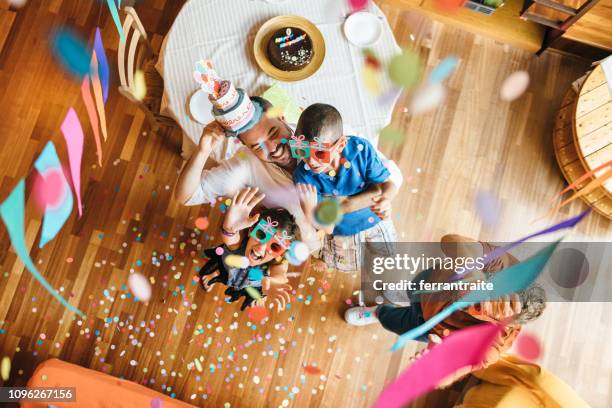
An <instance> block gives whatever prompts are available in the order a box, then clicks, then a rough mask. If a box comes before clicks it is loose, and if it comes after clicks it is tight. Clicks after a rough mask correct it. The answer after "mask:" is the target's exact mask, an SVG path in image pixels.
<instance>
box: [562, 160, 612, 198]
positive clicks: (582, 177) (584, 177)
mask: <svg viewBox="0 0 612 408" xmlns="http://www.w3.org/2000/svg"><path fill="white" fill-rule="evenodd" d="M608 166H610V167H612V160H610V161H609V162H607V163H604V164H602V165H601V166H598V167H597V168H595V169H593V170H591V171H589V172H587V173H585V174H583V175H582V176H580V177H579V178H578V179H577V180H576V181H574V182H573V183H572V184H570V185H569V186H567V187H565V188H564V189H563V190H562V191H561V192H560V193H559V194H557V195H556V196H555V197H554V198H553V199H552V201H554V200H556V199H557V197H560V196H562V195H563V194H565V193H567V192H568V191H570V190H571V189H573V188H575V187H578V184H580V183H581V182H583V181H584V180H586V179H587V178H589V177H591V176H593V175H594V174H595V173H597V172H598V171H600V170H602V169H605V168H606V167H608Z"/></svg>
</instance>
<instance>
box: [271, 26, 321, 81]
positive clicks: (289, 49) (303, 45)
mask: <svg viewBox="0 0 612 408" xmlns="http://www.w3.org/2000/svg"><path fill="white" fill-rule="evenodd" d="M313 56H314V49H313V46H312V41H311V39H310V37H309V36H308V34H306V33H305V32H304V31H303V30H300V29H299V28H296V27H285V28H281V29H280V30H277V31H276V32H275V33H274V34H272V37H271V38H270V41H269V42H268V58H269V60H270V62H271V63H272V65H274V66H275V67H276V68H278V69H281V70H283V71H299V70H300V69H302V68H304V67H305V66H306V65H308V64H309V63H310V61H312V57H313Z"/></svg>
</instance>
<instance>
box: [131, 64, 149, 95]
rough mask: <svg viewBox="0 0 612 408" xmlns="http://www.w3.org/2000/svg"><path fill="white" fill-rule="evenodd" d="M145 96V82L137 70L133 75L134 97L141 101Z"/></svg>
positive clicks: (142, 75)
mask: <svg viewBox="0 0 612 408" xmlns="http://www.w3.org/2000/svg"><path fill="white" fill-rule="evenodd" d="M145 96H147V84H146V82H145V76H144V73H143V72H142V71H141V70H137V71H136V72H135V73H134V97H135V98H136V99H137V100H139V101H142V100H143V99H144V97H145Z"/></svg>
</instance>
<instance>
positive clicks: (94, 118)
mask: <svg viewBox="0 0 612 408" xmlns="http://www.w3.org/2000/svg"><path fill="white" fill-rule="evenodd" d="M81 95H82V96H83V102H84V103H85V107H86V108H87V115H88V116H89V122H90V123H91V128H92V129H93V133H94V139H95V140H96V152H97V155H98V164H99V165H100V167H101V166H102V145H101V143H100V131H99V130H98V126H99V123H98V115H97V114H96V108H95V106H94V105H95V103H94V100H93V98H92V97H91V91H90V90H89V75H86V76H85V78H83V82H82V83H81Z"/></svg>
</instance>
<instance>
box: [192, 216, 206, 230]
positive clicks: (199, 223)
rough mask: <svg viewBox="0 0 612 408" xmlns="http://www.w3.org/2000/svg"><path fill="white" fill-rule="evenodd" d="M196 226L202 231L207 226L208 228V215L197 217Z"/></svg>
mask: <svg viewBox="0 0 612 408" xmlns="http://www.w3.org/2000/svg"><path fill="white" fill-rule="evenodd" d="M195 226H196V228H197V229H199V230H200V231H204V230H205V229H206V228H208V218H206V217H198V218H196V220H195Z"/></svg>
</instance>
